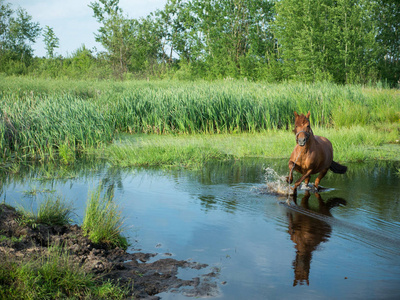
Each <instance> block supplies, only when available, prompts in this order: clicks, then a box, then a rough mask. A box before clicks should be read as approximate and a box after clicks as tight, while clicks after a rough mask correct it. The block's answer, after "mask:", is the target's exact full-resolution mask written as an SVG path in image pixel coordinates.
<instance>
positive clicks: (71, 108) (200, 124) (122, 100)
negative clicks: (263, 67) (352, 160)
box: [0, 77, 400, 164]
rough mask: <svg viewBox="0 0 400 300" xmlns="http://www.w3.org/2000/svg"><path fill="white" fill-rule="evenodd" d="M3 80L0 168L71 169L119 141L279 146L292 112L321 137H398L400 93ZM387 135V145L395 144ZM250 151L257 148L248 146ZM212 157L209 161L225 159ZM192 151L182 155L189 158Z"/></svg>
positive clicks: (328, 87)
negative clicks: (129, 137)
mask: <svg viewBox="0 0 400 300" xmlns="http://www.w3.org/2000/svg"><path fill="white" fill-rule="evenodd" d="M1 79H2V80H1V81H0V157H1V159H2V161H3V164H4V161H6V160H8V159H10V158H13V159H15V158H18V159H40V160H43V161H45V160H46V159H48V158H50V159H52V158H57V157H60V158H61V159H62V160H63V161H64V162H65V163H68V162H71V161H73V160H74V159H75V158H76V155H77V154H78V153H80V152H81V151H84V150H85V149H87V148H92V147H98V146H99V145H104V144H109V143H111V141H112V140H113V138H115V134H116V133H135V134H138V133H153V134H206V135H209V134H215V133H217V134H228V133H229V134H231V133H253V134H256V135H257V133H260V132H261V133H262V132H267V134H266V136H268V137H270V138H272V136H273V135H271V134H270V132H271V131H272V132H275V133H276V134H277V137H278V138H280V137H281V135H283V136H285V134H287V132H286V130H290V129H291V127H292V123H293V111H295V110H296V111H298V112H306V111H308V110H310V111H311V122H312V125H313V126H318V127H320V128H321V129H332V130H335V129H336V130H338V131H342V129H345V130H350V131H355V134H356V135H359V133H357V131H360V130H361V129H360V128H367V130H370V128H373V130H374V133H379V135H381V134H385V131H386V127H387V128H389V130H390V131H396V130H397V135H399V134H398V131H399V129H398V128H399V124H400V122H399V118H400V94H399V91H397V90H388V89H378V88H364V87H361V86H338V85H334V84H330V83H318V84H301V83H293V84H291V83H290V84H289V83H283V84H267V83H266V84H263V83H252V82H247V81H216V82H204V81H199V82H179V81H158V82H146V81H126V82H113V81H69V80H36V79H29V78H14V77H3V78H1ZM278 129H281V130H283V132H278V131H277V130H278ZM332 132H333V131H332ZM381 132H383V133H381ZM389 134H391V137H390V138H389V137H387V138H385V139H384V142H395V141H396V139H398V137H397V138H392V137H393V133H392V132H390V133H389ZM256 135H255V136H256ZM161 140H163V139H161ZM189 140H190V139H189ZM343 140H344V141H346V139H345V138H344V137H343ZM176 143H177V144H179V143H180V141H179V139H177V142H176ZM253 143H256V144H257V141H255V142H254V141H250V142H249V144H250V145H251V144H253ZM189 144H190V142H189ZM353 145H354V143H353V142H349V141H347V145H344V144H342V143H340V147H348V148H349V147H351V146H353ZM357 145H360V146H363V144H357ZM366 145H367V146H368V142H367V144H366ZM206 146H207V145H206ZM195 147H197V146H195ZM206 148H207V149H208V146H207V147H206ZM212 149H213V148H211V150H207V151H206V152H205V153H204V155H205V156H209V157H214V156H219V155H220V153H219V152H218V153H216V152H215V151H213V150H212ZM203 150H204V147H203ZM177 151H178V150H177ZM193 151H195V150H193ZM193 151H189V150H185V153H187V152H189V154H187V155H189V157H190V156H191V155H190V153H193ZM260 151H261V150H260ZM256 152H257V151H256ZM143 155H145V153H143ZM185 155H186V154H185ZM192 156H193V155H192ZM148 159H150V157H149V158H148ZM357 159H358V158H357ZM139 164H140V163H139ZM149 164H153V163H149Z"/></svg>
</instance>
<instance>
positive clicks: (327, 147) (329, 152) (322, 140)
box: [314, 135, 333, 166]
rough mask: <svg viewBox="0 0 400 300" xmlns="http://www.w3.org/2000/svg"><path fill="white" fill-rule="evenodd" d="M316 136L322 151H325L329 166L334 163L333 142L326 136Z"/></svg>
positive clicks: (326, 161)
mask: <svg viewBox="0 0 400 300" xmlns="http://www.w3.org/2000/svg"><path fill="white" fill-rule="evenodd" d="M314 137H315V139H316V140H317V142H318V147H319V148H320V151H321V152H323V153H324V156H325V160H324V161H325V164H326V165H327V166H330V164H331V163H332V160H333V147H332V143H331V142H330V141H329V140H328V139H327V138H326V137H323V136H318V135H315V136H314Z"/></svg>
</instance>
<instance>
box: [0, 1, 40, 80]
mask: <svg viewBox="0 0 400 300" xmlns="http://www.w3.org/2000/svg"><path fill="white" fill-rule="evenodd" d="M40 31H41V28H40V26H39V23H37V22H33V21H32V17H31V16H30V15H28V13H27V12H26V11H25V10H24V9H22V8H18V9H16V10H14V9H12V8H11V5H10V4H8V3H6V2H5V1H4V0H0V72H4V73H6V74H24V73H26V71H27V66H28V65H29V64H30V63H31V59H32V56H33V49H32V47H31V44H33V43H34V42H35V40H36V38H37V37H38V36H39V34H40Z"/></svg>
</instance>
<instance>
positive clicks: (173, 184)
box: [0, 159, 400, 299]
mask: <svg viewBox="0 0 400 300" xmlns="http://www.w3.org/2000/svg"><path fill="white" fill-rule="evenodd" d="M266 167H270V168H272V169H274V170H275V171H276V172H277V173H278V174H280V175H285V174H287V172H288V170H287V167H286V162H285V161H276V160H275V161H268V160H261V159H258V160H244V161H237V162H225V163H214V164H209V165H208V166H207V167H205V168H203V169H201V170H196V171H182V170H181V171H171V170H143V169H142V170H137V169H135V170H127V169H110V168H107V167H106V166H99V165H86V166H84V167H82V168H78V169H77V170H75V171H74V172H72V173H71V172H68V173H67V174H61V173H63V172H62V171H61V169H60V170H58V171H55V170H45V169H32V168H30V169H29V170H27V171H26V172H24V171H23V170H21V172H20V173H19V175H14V176H12V175H8V176H5V175H3V177H2V178H1V190H0V193H1V199H4V201H5V202H7V203H10V204H12V205H15V204H16V203H18V204H22V205H23V206H25V207H28V208H30V207H32V208H34V207H35V206H36V205H37V202H38V201H40V200H41V199H42V198H43V197H45V195H48V194H50V195H55V194H60V195H62V196H63V197H65V198H66V199H68V200H72V201H73V202H74V206H75V207H76V213H77V216H76V221H77V222H78V223H80V222H81V221H82V216H83V213H84V207H85V201H86V199H87V195H88V192H89V191H90V190H94V189H96V188H97V186H99V185H100V184H101V185H102V186H103V187H104V191H105V192H109V193H114V196H115V199H116V200H117V201H119V202H120V204H121V206H122V207H123V214H124V217H125V218H126V221H125V224H126V231H125V235H128V236H129V238H130V241H131V243H132V249H141V250H142V251H145V252H155V253H160V255H159V256H157V257H159V258H161V257H163V255H162V254H163V253H171V254H172V257H173V258H176V259H191V260H193V261H196V262H200V263H207V264H208V265H209V267H208V268H209V270H208V271H206V272H211V271H214V272H216V273H217V277H216V278H215V281H216V282H217V284H218V294H216V295H214V296H213V298H220V299H276V298H279V299H293V298H294V297H301V298H304V299H306V298H307V299H310V298H311V299H318V298H323V299H338V298H347V299H348V298H354V299H380V298H385V299H388V298H389V299H399V298H400V176H399V174H398V172H399V171H398V169H400V165H399V164H398V163H397V164H396V163H389V162H387V163H386V162H381V163H368V164H350V165H348V167H349V171H348V173H347V174H346V175H338V174H329V175H327V176H326V177H325V178H324V179H323V180H322V182H321V184H322V185H323V186H324V187H327V188H328V190H326V191H324V192H321V193H320V194H313V193H308V192H306V191H301V192H300V193H299V195H298V198H297V205H295V204H293V203H292V205H290V206H288V205H287V204H286V202H285V200H286V197H279V196H276V195H272V194H269V193H266V192H265V187H266V181H265V168H266ZM21 174H22V175H21ZM55 175H56V176H55ZM61 175H62V176H61ZM66 175H67V176H66ZM58 177H61V178H62V177H63V178H64V179H61V178H58ZM65 178H67V179H65ZM201 274H204V270H200V271H198V273H197V271H196V272H194V271H190V272H189V271H188V270H181V273H180V276H181V277H182V278H186V277H193V276H198V275H201ZM161 296H162V297H163V299H170V298H173V299H177V298H183V297H184V296H182V295H181V294H176V293H163V294H161ZM305 297H306V298H305Z"/></svg>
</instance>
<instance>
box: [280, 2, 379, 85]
mask: <svg viewBox="0 0 400 300" xmlns="http://www.w3.org/2000/svg"><path fill="white" fill-rule="evenodd" d="M374 5H375V3H374V1H368V0H336V1H333V0H315V1H314V0H313V1H311V0H281V1H279V2H277V4H276V13H277V15H276V20H275V23H274V31H275V34H276V37H277V39H278V42H279V45H280V49H281V58H282V59H283V71H284V74H285V75H286V77H287V78H288V79H299V80H304V81H316V80H321V79H328V80H334V81H335V82H338V83H352V82H365V81H367V80H368V79H370V78H373V79H375V78H376V67H377V65H376V61H377V55H378V44H377V43H376V41H375V36H376V23H375V21H374V18H373V11H374ZM367 77H368V78H367Z"/></svg>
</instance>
